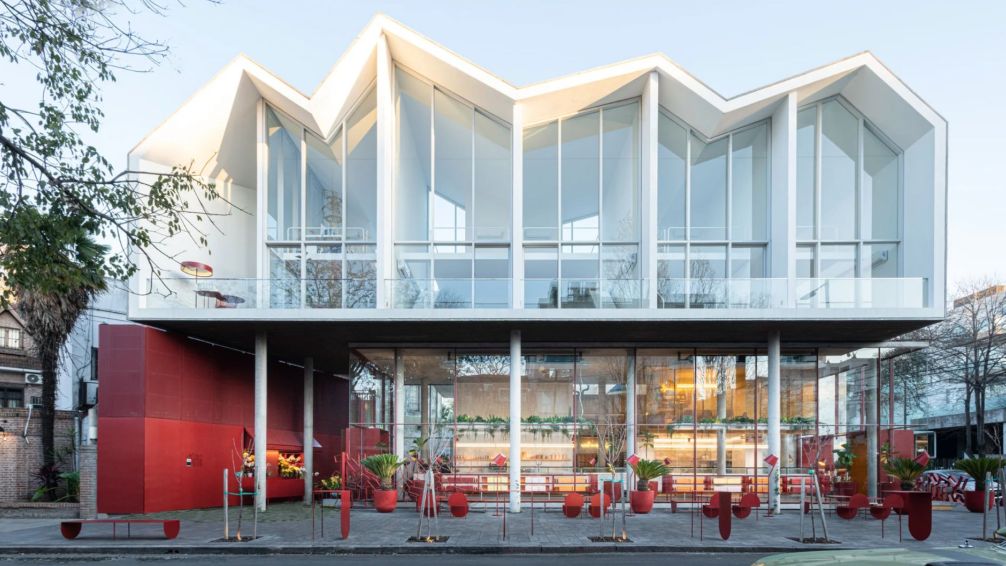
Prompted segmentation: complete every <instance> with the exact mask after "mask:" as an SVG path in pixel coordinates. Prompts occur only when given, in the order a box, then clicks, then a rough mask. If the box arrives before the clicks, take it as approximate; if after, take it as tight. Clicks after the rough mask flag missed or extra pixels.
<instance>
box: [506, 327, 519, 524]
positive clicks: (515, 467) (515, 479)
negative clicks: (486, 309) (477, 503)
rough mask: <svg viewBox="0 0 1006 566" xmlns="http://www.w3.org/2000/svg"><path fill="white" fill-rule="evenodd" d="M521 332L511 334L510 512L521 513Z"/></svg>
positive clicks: (515, 331)
mask: <svg viewBox="0 0 1006 566" xmlns="http://www.w3.org/2000/svg"><path fill="white" fill-rule="evenodd" d="M520 367H521V354H520V330H513V331H511V332H510V460H509V461H510V512H511V513H520V467H521V462H520V386H521V379H520Z"/></svg>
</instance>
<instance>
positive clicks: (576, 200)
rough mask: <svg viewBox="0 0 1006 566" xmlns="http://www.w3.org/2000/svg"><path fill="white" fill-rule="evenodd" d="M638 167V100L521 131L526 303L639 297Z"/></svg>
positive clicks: (634, 302)
mask: <svg viewBox="0 0 1006 566" xmlns="http://www.w3.org/2000/svg"><path fill="white" fill-rule="evenodd" d="M639 167H640V127H639V102H638V101H632V102H629V103H616V104H614V105H609V106H605V107H602V108H600V109H597V110H591V111H588V112H585V113H583V114H579V115H577V116H573V117H571V118H565V119H562V120H559V121H557V122H550V123H548V124H544V125H537V126H532V127H529V128H527V129H526V130H525V131H524V237H525V240H527V241H528V242H529V243H528V244H527V245H526V247H525V250H524V255H525V272H524V276H525V307H526V308H545V307H558V308H599V307H603V308H629V307H638V306H639V305H640V304H641V302H642V300H643V289H642V284H641V281H640V268H639V237H640V233H639V227H640V188H639V185H640V181H639V179H640V171H639ZM531 242H534V243H531ZM546 242H547V243H546Z"/></svg>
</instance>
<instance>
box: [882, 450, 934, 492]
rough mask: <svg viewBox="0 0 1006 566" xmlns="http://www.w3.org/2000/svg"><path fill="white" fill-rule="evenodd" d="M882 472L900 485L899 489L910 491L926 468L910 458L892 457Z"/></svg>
mask: <svg viewBox="0 0 1006 566" xmlns="http://www.w3.org/2000/svg"><path fill="white" fill-rule="evenodd" d="M884 471H885V472H887V475H889V476H891V477H892V478H894V479H895V480H897V481H898V483H899V484H900V485H901V489H904V490H912V489H913V488H915V480H917V479H919V476H921V475H922V472H924V471H926V467H925V466H923V465H922V464H920V463H918V462H916V461H915V460H913V459H911V458H899V457H897V456H892V457H890V458H888V459H887V462H886V463H885V464H884Z"/></svg>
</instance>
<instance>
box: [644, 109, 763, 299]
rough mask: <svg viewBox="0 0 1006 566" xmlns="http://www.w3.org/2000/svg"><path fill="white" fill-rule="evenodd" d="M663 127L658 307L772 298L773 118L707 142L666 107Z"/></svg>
mask: <svg viewBox="0 0 1006 566" xmlns="http://www.w3.org/2000/svg"><path fill="white" fill-rule="evenodd" d="M657 129H658V146H659V147H658V150H657V162H658V163H657V176H658V193H657V207H658V208H657V225H658V226H657V237H658V248H657V280H656V285H657V301H658V306H659V307H662V308H726V307H740V308H745V307H758V306H768V305H770V304H772V300H771V299H770V298H769V295H770V294H771V293H772V292H773V289H772V288H771V286H772V283H770V282H767V281H758V280H759V279H763V278H765V277H766V275H767V273H766V263H765V262H766V260H767V249H768V239H769V238H768V218H769V215H768V210H769V207H768V198H769V179H770V177H769V127H768V124H767V123H759V124H756V125H753V126H749V127H746V128H743V129H740V130H738V131H736V132H734V133H731V134H728V135H726V136H723V137H721V138H718V139H715V140H705V139H704V138H702V137H701V136H699V135H698V134H697V133H695V132H694V131H692V130H690V129H689V128H687V127H686V126H684V125H683V124H682V123H681V122H679V121H678V120H677V119H676V118H674V117H672V116H671V115H670V114H669V113H667V112H664V111H661V112H660V114H659V116H658V118H657Z"/></svg>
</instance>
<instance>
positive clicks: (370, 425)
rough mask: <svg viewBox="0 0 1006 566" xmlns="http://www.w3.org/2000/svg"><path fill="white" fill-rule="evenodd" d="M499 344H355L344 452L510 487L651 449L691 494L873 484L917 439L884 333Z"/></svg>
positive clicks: (659, 485) (565, 485) (597, 467)
mask: <svg viewBox="0 0 1006 566" xmlns="http://www.w3.org/2000/svg"><path fill="white" fill-rule="evenodd" d="M509 346H510V348H509V349H503V348H491V347H483V348H471V347H464V346H462V347H443V346H441V347H427V348H420V347H414V346H411V347H405V348H394V347H384V348H363V347H361V348H354V349H352V350H351V354H350V355H351V360H350V366H349V367H350V371H351V384H350V407H349V411H350V412H349V419H350V424H351V428H350V430H349V436H348V437H347V441H346V447H347V452H348V455H349V457H350V458H355V459H357V460H360V459H362V458H364V457H366V456H368V455H371V454H375V453H380V452H389V451H390V452H393V453H395V454H397V455H398V456H399V457H401V458H404V459H410V458H415V457H416V456H417V455H418V456H419V458H420V459H429V460H430V461H431V462H432V466H433V468H434V469H435V471H436V472H437V473H438V474H439V476H438V477H439V479H438V483H439V484H440V485H441V486H442V487H443V488H444V489H447V490H448V491H465V492H469V493H477V494H479V495H482V494H485V493H486V492H488V493H490V494H491V493H494V492H498V491H504V492H509V499H510V501H511V502H513V501H514V500H517V499H519V497H518V496H517V493H521V494H523V496H524V499H528V497H529V496H530V497H533V496H535V495H538V496H539V498H542V497H545V498H548V497H560V498H561V497H562V495H563V494H565V493H569V492H584V491H585V492H590V491H591V490H594V491H596V490H597V489H598V482H599V481H602V482H603V481H605V480H609V479H614V480H616V481H624V480H625V479H626V478H624V476H623V475H622V473H621V471H623V470H626V469H627V468H631V466H627V465H626V461H627V459H628V460H630V463H631V461H632V460H634V459H635V458H641V459H653V460H658V461H660V462H662V463H664V464H665V465H666V466H667V467H668V468H669V469H670V473H668V474H666V475H664V476H663V477H662V478H659V479H658V480H657V481H656V482H655V487H656V489H658V490H659V491H660V493H661V494H662V495H664V496H667V498H668V499H669V500H671V499H679V500H688V499H690V498H692V497H695V496H696V495H703V494H709V493H712V492H714V491H724V490H726V491H734V492H743V493H748V492H752V493H758V494H763V496H764V497H769V498H771V497H772V495H770V493H771V492H773V491H774V490H772V489H771V488H770V486H771V485H772V484H773V482H778V486H779V488H778V492H779V493H781V494H783V495H785V494H787V493H795V492H796V491H797V490H798V487H797V486H798V484H799V483H800V482H802V481H804V480H802V479H799V478H800V477H801V476H805V475H807V474H808V472H809V471H811V470H813V471H815V472H816V473H817V477H818V479H819V482H820V484H821V488H822V490H823V491H824V492H825V493H844V492H848V494H850V495H851V493H854V492H859V493H864V494H868V495H871V496H876V495H877V494H878V493H880V492H881V491H882V490H883V489H884V487H885V484H886V482H887V479H888V478H887V477H886V474H884V473H883V471H882V466H881V463H882V461H883V460H884V459H885V458H887V457H890V456H902V457H915V456H916V454H917V453H918V452H919V451H921V450H925V449H926V445H925V443H926V437H925V436H920V437H919V438H916V435H915V434H914V433H913V431H912V430H911V428H910V427H908V426H907V425H906V423H905V422H903V420H902V419H899V418H898V416H899V415H902V414H904V411H903V410H902V406H901V405H902V404H903V402H904V401H903V398H902V396H901V395H900V394H899V392H900V391H901V389H900V388H899V387H898V383H897V381H898V376H897V375H896V374H895V372H894V365H893V360H894V359H895V357H896V356H897V355H899V354H900V353H901V352H900V351H898V349H897V348H894V347H862V348H851V347H848V346H846V347H842V348H787V347H785V346H783V345H781V344H778V345H777V346H776V347H777V348H778V349H775V350H774V349H773V347H772V345H771V344H766V347H765V348H757V347H735V348H731V347H724V346H722V345H718V346H716V347H694V346H693V347H665V348H653V347H632V346H631V345H630V346H626V345H625V344H620V345H618V346H617V347H612V346H606V345H603V344H602V345H598V344H592V345H584V346H582V347H581V346H575V345H571V346H564V347H555V346H549V347H545V346H541V345H537V344H534V343H524V342H522V341H521V340H520V337H519V335H517V336H514V339H513V340H512V341H511V344H510V345H509ZM773 462H774V465H773V464H772V463H773ZM413 468H415V467H413ZM419 471H420V470H417V469H412V468H410V467H408V466H407V467H406V475H408V474H410V473H412V474H415V473H418V472H419ZM410 477H411V476H410ZM418 477H419V476H418V475H417V476H416V478H417V479H418ZM517 486H519V488H518V487H517ZM630 488H632V489H634V487H631V486H630Z"/></svg>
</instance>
